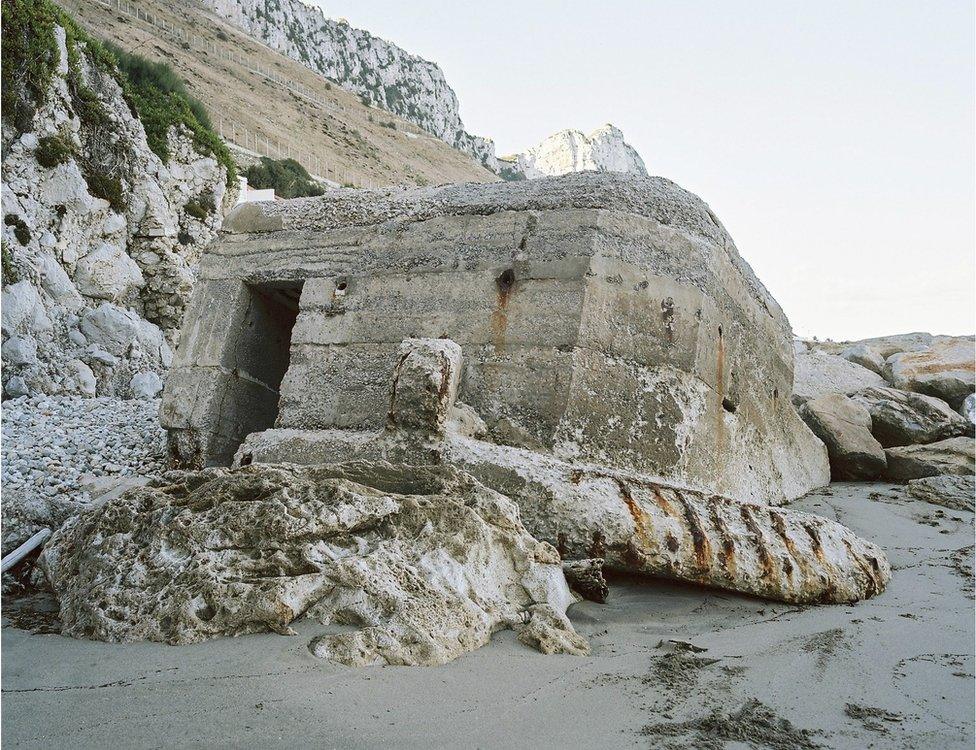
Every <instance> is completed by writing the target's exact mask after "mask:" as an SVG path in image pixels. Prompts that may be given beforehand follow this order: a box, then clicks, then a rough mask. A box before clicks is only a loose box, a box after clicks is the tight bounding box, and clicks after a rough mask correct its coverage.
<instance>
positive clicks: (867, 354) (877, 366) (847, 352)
mask: <svg viewBox="0 0 976 750" xmlns="http://www.w3.org/2000/svg"><path fill="white" fill-rule="evenodd" d="M840 356H841V358H842V359H846V360H847V361H848V362H853V363H854V364H855V365H860V366H861V367H864V368H865V369H868V370H870V371H871V372H874V373H877V374H878V375H883V374H884V365H885V361H884V357H882V356H881V355H880V354H879V353H878V351H877V350H875V349H872V348H871V347H870V346H867V345H866V344H854V345H853V346H849V347H847V348H846V349H844V350H843V351H842V352H841V353H840Z"/></svg>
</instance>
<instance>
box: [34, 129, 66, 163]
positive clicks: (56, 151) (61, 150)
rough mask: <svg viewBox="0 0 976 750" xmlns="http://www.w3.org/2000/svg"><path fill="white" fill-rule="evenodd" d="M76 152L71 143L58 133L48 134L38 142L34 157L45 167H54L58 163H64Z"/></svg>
mask: <svg viewBox="0 0 976 750" xmlns="http://www.w3.org/2000/svg"><path fill="white" fill-rule="evenodd" d="M73 154H74V149H73V148H72V146H71V143H70V142H69V141H68V140H66V139H65V138H62V137H61V136H58V135H48V136H45V137H44V138H41V140H40V141H39V142H38V144H37V149H36V150H35V151H34V157H35V158H36V159H37V163H38V164H40V165H41V166H42V167H44V168H45V169H52V168H54V167H56V166H58V164H64V163H65V162H66V161H68V159H70V158H71V157H72V155H73Z"/></svg>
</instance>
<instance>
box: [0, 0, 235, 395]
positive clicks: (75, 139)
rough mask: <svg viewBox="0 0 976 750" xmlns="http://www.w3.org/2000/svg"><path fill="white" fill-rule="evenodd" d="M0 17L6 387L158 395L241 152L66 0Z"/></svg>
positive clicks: (19, 1) (172, 86)
mask: <svg viewBox="0 0 976 750" xmlns="http://www.w3.org/2000/svg"><path fill="white" fill-rule="evenodd" d="M3 24H4V28H3V35H4V44H3V120H2V131H3V132H2V138H3V167H2V178H3V300H2V332H3V333H2V335H3V346H2V351H3V363H4V367H3V374H2V379H3V391H4V394H5V396H7V397H15V396H21V395H28V394H36V393H45V394H79V395H83V396H94V395H96V394H97V395H105V396H117V397H123V398H128V397H133V396H135V397H153V396H155V395H156V394H157V393H158V392H159V390H160V389H161V387H162V379H161V378H162V374H163V372H164V370H165V368H166V367H167V366H168V365H169V362H170V359H171V345H172V343H173V340H174V336H175V333H176V330H177V327H178V326H179V324H180V321H181V318H182V313H183V308H184V305H185V304H186V300H187V296H188V293H189V290H190V287H191V285H192V282H193V278H194V272H193V268H194V266H195V265H196V262H197V260H198V258H199V255H200V252H201V250H202V248H203V247H204V246H205V245H206V244H207V243H209V242H210V241H211V240H212V239H213V237H214V236H215V234H216V231H217V229H218V227H219V224H220V221H221V216H222V211H221V207H222V206H223V205H224V204H225V203H226V202H229V199H230V197H231V196H229V195H228V191H227V186H228V185H229V184H235V179H234V166H233V163H232V161H231V160H230V157H229V154H228V153H227V150H226V148H225V147H224V145H223V143H222V142H221V141H220V140H219V139H218V138H217V137H216V135H215V134H214V133H213V131H212V130H211V129H210V128H209V126H208V123H207V122H206V113H205V112H204V111H203V109H202V107H200V105H199V103H197V102H194V101H192V100H190V99H189V98H187V97H186V96H185V95H184V94H183V93H181V91H180V88H181V87H180V86H179V85H178V84H177V83H173V81H170V80H167V79H166V77H165V76H161V75H160V69H158V68H155V67H153V66H147V65H146V64H145V61H139V60H137V59H135V58H131V59H127V61H126V64H128V65H129V66H132V67H131V70H130V71H129V72H128V73H127V72H126V71H125V70H123V69H120V68H119V67H117V65H116V59H115V58H114V57H113V56H112V54H111V53H109V52H108V51H107V50H106V48H104V47H103V46H102V45H101V44H99V43H98V42H96V41H94V40H93V39H92V38H90V37H89V36H88V35H87V34H85V32H83V31H82V30H81V29H80V28H79V27H78V26H77V25H75V23H74V22H73V21H72V20H71V18H70V17H69V16H68V15H67V14H65V13H64V12H63V11H61V10H60V9H59V8H58V7H57V6H55V5H53V4H52V3H49V2H48V1H47V0H4V2H3ZM123 67H124V65H123Z"/></svg>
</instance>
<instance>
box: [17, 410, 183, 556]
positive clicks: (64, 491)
mask: <svg viewBox="0 0 976 750" xmlns="http://www.w3.org/2000/svg"><path fill="white" fill-rule="evenodd" d="M158 412H159V401H158V400H151V401H146V400H133V401H119V400H117V399H112V398H91V399H83V398H81V397H79V396H50V397H48V396H38V397H32V398H16V399H8V400H6V401H4V402H3V439H2V441H0V446H2V458H3V480H2V481H3V503H2V505H0V508H2V511H3V544H2V547H3V554H7V553H8V552H10V551H11V550H12V549H13V548H15V547H16V546H17V545H19V544H21V543H23V542H24V541H26V540H27V539H28V538H29V537H30V536H31V535H32V534H33V533H35V532H36V531H39V530H40V529H41V528H57V527H58V526H60V525H61V524H62V523H63V522H64V521H65V520H66V519H67V518H69V517H71V516H72V515H74V514H75V513H77V512H78V511H79V510H81V509H83V508H85V507H88V505H89V504H90V503H91V493H90V491H89V488H90V487H91V486H92V485H99V486H102V487H104V486H105V485H106V484H107V483H108V482H109V481H110V480H111V479H112V478H125V477H135V476H152V475H153V474H156V473H159V472H161V471H164V470H165V459H166V451H165V433H164V432H163V431H162V430H161V429H160V427H159V417H158Z"/></svg>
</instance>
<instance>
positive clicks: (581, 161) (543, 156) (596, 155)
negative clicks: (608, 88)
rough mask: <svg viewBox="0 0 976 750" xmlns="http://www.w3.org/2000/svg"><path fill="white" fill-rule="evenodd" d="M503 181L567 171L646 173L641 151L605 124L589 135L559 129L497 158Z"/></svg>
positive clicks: (558, 173)
mask: <svg viewBox="0 0 976 750" xmlns="http://www.w3.org/2000/svg"><path fill="white" fill-rule="evenodd" d="M498 163H499V170H498V173H499V174H500V175H501V176H502V177H503V178H505V179H506V180H531V179H535V178H538V177H554V176H557V175H561V174H567V173H568V172H585V171H594V172H629V173H632V174H638V175H644V176H646V175H647V169H646V167H645V166H644V161H643V159H641V157H640V154H638V153H637V151H636V150H635V149H634V148H633V147H632V146H631V145H630V144H628V143H627V142H626V141H625V140H624V134H623V133H622V132H621V131H620V129H619V128H617V127H614V126H613V125H610V124H607V125H604V126H603V127H601V128H597V129H596V130H594V131H593V132H592V133H590V134H589V135H585V134H584V133H582V132H581V131H579V130H560V131H559V132H558V133H555V134H553V135H551V136H549V137H548V138H546V139H545V140H544V141H543V142H542V143H540V144H539V145H538V146H533V147H532V148H530V149H527V150H526V151H523V152H521V153H518V154H512V155H511V156H502V157H499V158H498Z"/></svg>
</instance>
